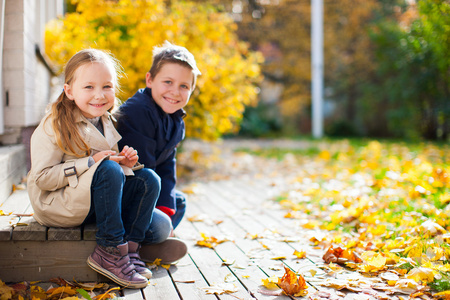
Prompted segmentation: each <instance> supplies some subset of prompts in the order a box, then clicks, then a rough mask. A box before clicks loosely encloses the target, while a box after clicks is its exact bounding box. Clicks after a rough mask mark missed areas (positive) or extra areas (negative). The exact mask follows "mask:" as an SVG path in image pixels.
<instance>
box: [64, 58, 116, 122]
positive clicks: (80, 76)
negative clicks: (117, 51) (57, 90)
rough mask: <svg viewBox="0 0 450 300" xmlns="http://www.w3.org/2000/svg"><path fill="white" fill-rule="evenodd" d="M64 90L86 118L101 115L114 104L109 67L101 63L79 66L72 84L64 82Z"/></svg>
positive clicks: (113, 89) (112, 84)
mask: <svg viewBox="0 0 450 300" xmlns="http://www.w3.org/2000/svg"><path fill="white" fill-rule="evenodd" d="M64 91H65V93H66V95H67V97H68V98H69V99H70V100H73V101H75V104H76V105H77V106H78V108H79V109H80V110H81V113H82V114H83V116H85V117H86V118H89V119H92V118H95V117H99V116H102V115H103V114H105V113H106V112H107V111H108V110H109V109H110V108H112V107H113V105H114V100H115V86H114V78H113V74H112V73H111V71H110V69H109V68H108V67H107V66H106V65H105V64H103V63H98V62H94V63H88V64H84V65H82V66H80V67H79V68H78V69H77V70H76V71H75V74H74V80H73V82H72V84H70V85H69V84H67V83H66V84H64Z"/></svg>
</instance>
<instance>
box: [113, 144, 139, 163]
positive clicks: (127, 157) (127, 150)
mask: <svg viewBox="0 0 450 300" xmlns="http://www.w3.org/2000/svg"><path fill="white" fill-rule="evenodd" d="M118 158H122V159H121V160H120V161H118V163H120V164H122V165H124V166H127V167H130V168H132V167H133V166H134V165H135V164H136V163H137V161H138V159H139V156H138V155H137V151H136V150H134V149H133V147H128V146H124V147H123V149H122V151H121V152H120V153H119V156H118ZM110 159H113V156H111V158H110Z"/></svg>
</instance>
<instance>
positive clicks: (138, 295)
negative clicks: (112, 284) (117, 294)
mask: <svg viewBox="0 0 450 300" xmlns="http://www.w3.org/2000/svg"><path fill="white" fill-rule="evenodd" d="M122 293H123V296H124V297H125V299H127V300H142V299H145V298H144V295H143V292H142V290H141V289H123V290H122Z"/></svg>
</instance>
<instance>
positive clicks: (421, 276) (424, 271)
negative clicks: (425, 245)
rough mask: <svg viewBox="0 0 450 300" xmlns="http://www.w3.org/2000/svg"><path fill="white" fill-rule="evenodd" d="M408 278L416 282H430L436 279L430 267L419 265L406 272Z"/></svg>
mask: <svg viewBox="0 0 450 300" xmlns="http://www.w3.org/2000/svg"><path fill="white" fill-rule="evenodd" d="M406 278H408V279H412V280H414V281H416V282H423V283H428V282H432V281H433V280H434V271H433V270H432V269H429V268H424V267H418V268H414V269H411V271H409V272H408V274H406Z"/></svg>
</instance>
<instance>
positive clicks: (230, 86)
mask: <svg viewBox="0 0 450 300" xmlns="http://www.w3.org/2000/svg"><path fill="white" fill-rule="evenodd" d="M71 3H72V4H73V5H74V6H75V7H76V11H75V12H73V13H68V14H66V15H65V16H64V18H62V19H59V20H56V21H54V22H51V23H49V24H48V26H47V30H46V36H45V43H46V53H47V55H48V57H49V58H50V59H51V61H52V62H53V63H54V64H55V65H57V66H59V69H60V71H61V70H62V67H63V66H64V64H65V63H66V62H67V61H68V59H69V58H70V57H71V56H72V55H73V54H75V53H76V52H77V51H79V50H81V49H83V48H88V47H92V48H99V49H106V50H109V51H111V52H112V54H114V56H115V57H116V58H117V59H118V60H119V61H120V62H121V64H122V66H123V68H124V71H125V73H126V77H125V78H123V80H122V81H121V85H122V91H123V92H122V93H121V94H120V95H119V97H120V98H121V99H122V100H126V99H127V98H128V97H130V96H132V95H133V94H134V93H135V92H136V90H137V89H138V88H143V87H145V74H146V73H147V72H148V70H149V69H150V66H151V62H152V49H153V47H155V46H158V45H161V44H162V43H163V42H164V41H165V40H168V41H169V42H171V43H174V44H177V45H180V46H184V47H186V48H187V49H189V50H190V51H191V52H192V53H193V54H194V56H195V58H196V60H197V65H198V67H199V69H200V71H201V72H202V75H201V76H200V77H199V78H198V81H197V88H196V90H195V91H194V94H193V95H192V97H191V101H190V104H189V105H188V106H187V107H186V110H187V112H188V117H187V118H186V119H185V121H186V128H187V135H188V136H190V137H199V138H203V139H207V140H213V139H216V138H218V137H220V136H221V135H223V134H225V133H229V132H235V131H237V130H238V128H239V123H240V121H241V119H242V114H243V112H244V108H245V106H246V105H253V104H255V103H256V101H257V90H256V89H255V85H257V84H258V83H259V81H260V79H261V77H260V63H261V62H262V56H261V55H260V54H259V53H258V52H254V51H251V50H250V49H249V47H248V45H247V44H246V43H244V42H242V41H240V40H239V38H238V36H237V34H236V25H235V24H234V22H233V20H232V19H231V18H230V17H229V16H228V15H227V14H225V13H221V12H219V11H218V10H217V9H216V8H215V7H213V6H212V5H208V4H205V3H202V4H198V3H193V2H190V1H167V2H166V1H157V0H118V1H107V0H100V1H97V0H72V1H71Z"/></svg>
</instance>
